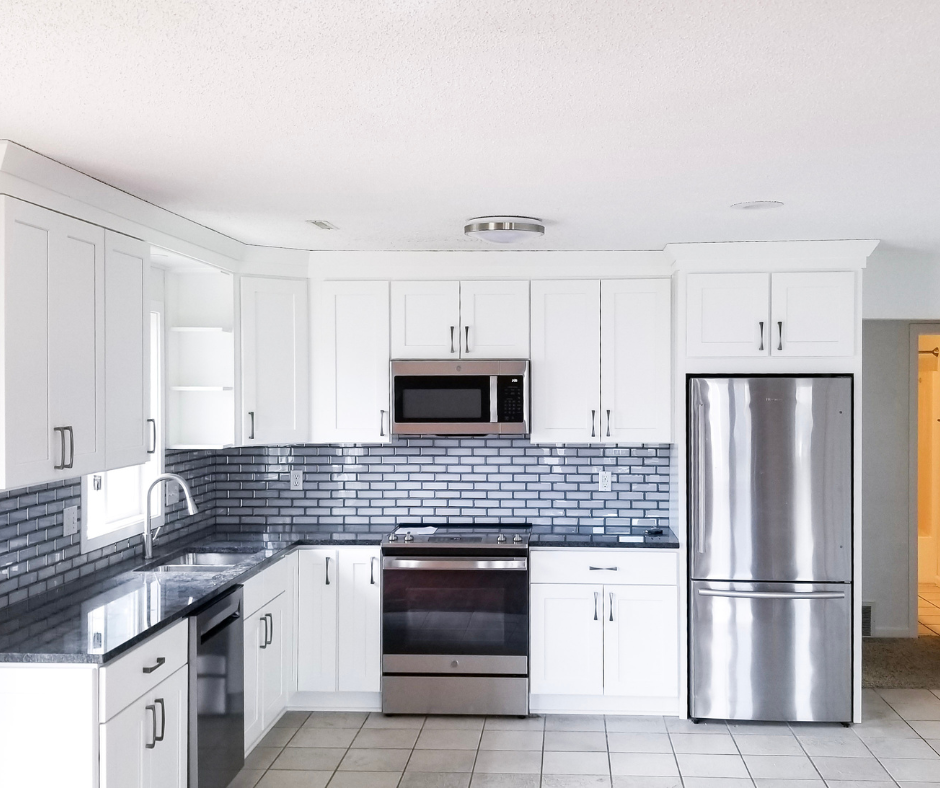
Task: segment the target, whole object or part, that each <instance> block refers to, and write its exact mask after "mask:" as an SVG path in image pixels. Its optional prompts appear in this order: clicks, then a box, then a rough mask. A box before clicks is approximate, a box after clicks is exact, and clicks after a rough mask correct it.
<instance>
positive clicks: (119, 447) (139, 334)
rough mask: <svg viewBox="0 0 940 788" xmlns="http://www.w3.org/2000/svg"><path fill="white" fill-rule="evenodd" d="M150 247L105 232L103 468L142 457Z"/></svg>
mask: <svg viewBox="0 0 940 788" xmlns="http://www.w3.org/2000/svg"><path fill="white" fill-rule="evenodd" d="M149 279H150V247H149V246H148V245H147V244H145V243H144V242H143V241H138V240H137V239H136V238H129V237H128V236H126V235H120V234H119V233H114V232H111V231H110V230H109V231H107V232H106V233H105V250H104V310H105V314H104V341H105V353H104V355H105V381H104V387H105V459H106V461H107V466H108V468H109V469H110V468H122V467H126V466H128V465H141V464H142V463H145V462H146V461H147V452H148V450H149V449H150V448H151V446H150V444H151V440H152V435H151V431H150V430H148V426H149V425H148V423H147V419H148V418H150V294H149V287H148V282H149Z"/></svg>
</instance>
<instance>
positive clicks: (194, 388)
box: [170, 386, 235, 391]
mask: <svg viewBox="0 0 940 788" xmlns="http://www.w3.org/2000/svg"><path fill="white" fill-rule="evenodd" d="M234 390H235V388H234V387H233V386H170V391H234Z"/></svg>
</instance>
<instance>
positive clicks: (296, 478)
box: [290, 471, 304, 490]
mask: <svg viewBox="0 0 940 788" xmlns="http://www.w3.org/2000/svg"><path fill="white" fill-rule="evenodd" d="M290 488H291V489H292V490H302V489H303V488H304V472H303V471H291V472H290Z"/></svg>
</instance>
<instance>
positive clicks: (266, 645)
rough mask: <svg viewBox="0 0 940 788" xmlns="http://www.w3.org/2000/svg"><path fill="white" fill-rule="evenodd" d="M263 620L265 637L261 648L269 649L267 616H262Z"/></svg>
mask: <svg viewBox="0 0 940 788" xmlns="http://www.w3.org/2000/svg"><path fill="white" fill-rule="evenodd" d="M261 620H262V621H263V622H264V637H263V638H262V639H261V648H267V647H268V617H267V615H263V616H261Z"/></svg>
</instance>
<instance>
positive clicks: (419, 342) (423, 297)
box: [391, 282, 460, 358]
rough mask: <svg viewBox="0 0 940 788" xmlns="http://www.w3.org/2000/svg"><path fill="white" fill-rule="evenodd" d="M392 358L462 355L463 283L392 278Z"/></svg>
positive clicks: (454, 356)
mask: <svg viewBox="0 0 940 788" xmlns="http://www.w3.org/2000/svg"><path fill="white" fill-rule="evenodd" d="M391 318H392V358H458V357H459V353H460V338H459V337H458V329H459V328H460V283H459V282H392V289H391Z"/></svg>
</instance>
